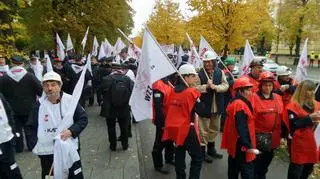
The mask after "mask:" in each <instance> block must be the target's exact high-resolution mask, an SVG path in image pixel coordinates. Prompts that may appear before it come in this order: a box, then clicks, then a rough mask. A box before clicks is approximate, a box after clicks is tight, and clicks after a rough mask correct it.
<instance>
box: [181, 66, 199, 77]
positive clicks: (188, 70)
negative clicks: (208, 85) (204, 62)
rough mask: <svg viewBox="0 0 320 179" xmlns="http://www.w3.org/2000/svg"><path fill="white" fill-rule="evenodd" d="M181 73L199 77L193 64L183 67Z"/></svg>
mask: <svg viewBox="0 0 320 179" xmlns="http://www.w3.org/2000/svg"><path fill="white" fill-rule="evenodd" d="M179 73H180V74H181V75H189V74H193V75H197V72H196V69H195V68H194V66H193V65H191V64H185V65H182V66H181V67H180V68H179Z"/></svg>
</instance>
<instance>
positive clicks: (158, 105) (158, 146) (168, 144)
mask: <svg viewBox="0 0 320 179" xmlns="http://www.w3.org/2000/svg"><path fill="white" fill-rule="evenodd" d="M152 88H153V116H154V117H153V120H152V122H153V124H154V125H155V126H156V137H155V140H154V144H153V149H152V159H153V166H154V168H155V170H156V171H158V172H160V173H163V174H168V173H169V169H168V168H167V166H165V167H164V166H163V155H162V151H163V149H165V162H166V164H174V162H173V155H174V145H173V142H172V141H170V140H168V141H162V135H163V128H164V123H165V118H166V115H167V110H168V107H167V104H166V103H167V101H168V98H169V95H170V93H171V92H172V91H173V86H172V85H171V83H170V82H169V80H168V79H167V78H163V79H161V80H158V81H157V82H155V83H154V84H153V85H152Z"/></svg>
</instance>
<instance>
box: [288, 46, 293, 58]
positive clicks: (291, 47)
mask: <svg viewBox="0 0 320 179" xmlns="http://www.w3.org/2000/svg"><path fill="white" fill-rule="evenodd" d="M289 50H290V57H292V50H293V46H289Z"/></svg>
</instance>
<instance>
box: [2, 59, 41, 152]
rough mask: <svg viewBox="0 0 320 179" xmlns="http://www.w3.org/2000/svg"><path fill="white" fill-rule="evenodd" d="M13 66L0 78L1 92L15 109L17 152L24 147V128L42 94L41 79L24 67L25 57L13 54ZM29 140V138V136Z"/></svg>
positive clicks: (21, 150)
mask: <svg viewBox="0 0 320 179" xmlns="http://www.w3.org/2000/svg"><path fill="white" fill-rule="evenodd" d="M11 62H12V68H11V69H10V70H9V71H8V73H7V74H6V75H5V76H3V77H2V78H1V79H0V92H1V93H2V94H3V95H4V96H5V98H6V99H7V100H8V102H9V104H10V105H11V107H12V109H13V111H14V119H15V123H16V127H15V129H14V130H15V131H16V132H17V133H19V135H18V136H17V137H16V152H17V153H21V152H23V149H24V142H23V140H24V137H23V133H22V129H23V128H24V127H25V124H26V122H27V120H28V117H29V113H30V111H31V109H32V107H33V106H34V104H35V103H36V99H37V96H41V94H42V86H41V84H40V81H39V80H38V79H37V78H36V77H35V76H34V75H32V74H31V73H28V72H27V70H25V68H24V67H23V62H24V60H23V58H21V57H20V56H13V57H12V58H11ZM27 141H28V138H27Z"/></svg>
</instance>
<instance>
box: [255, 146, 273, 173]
mask: <svg viewBox="0 0 320 179" xmlns="http://www.w3.org/2000/svg"><path fill="white" fill-rule="evenodd" d="M273 156H274V152H273V150H272V151H270V152H266V151H264V152H262V153H261V154H259V155H257V156H256V159H255V161H254V165H255V166H254V167H255V168H254V178H255V179H266V175H267V172H268V168H269V165H270V164H271V161H272V159H273Z"/></svg>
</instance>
